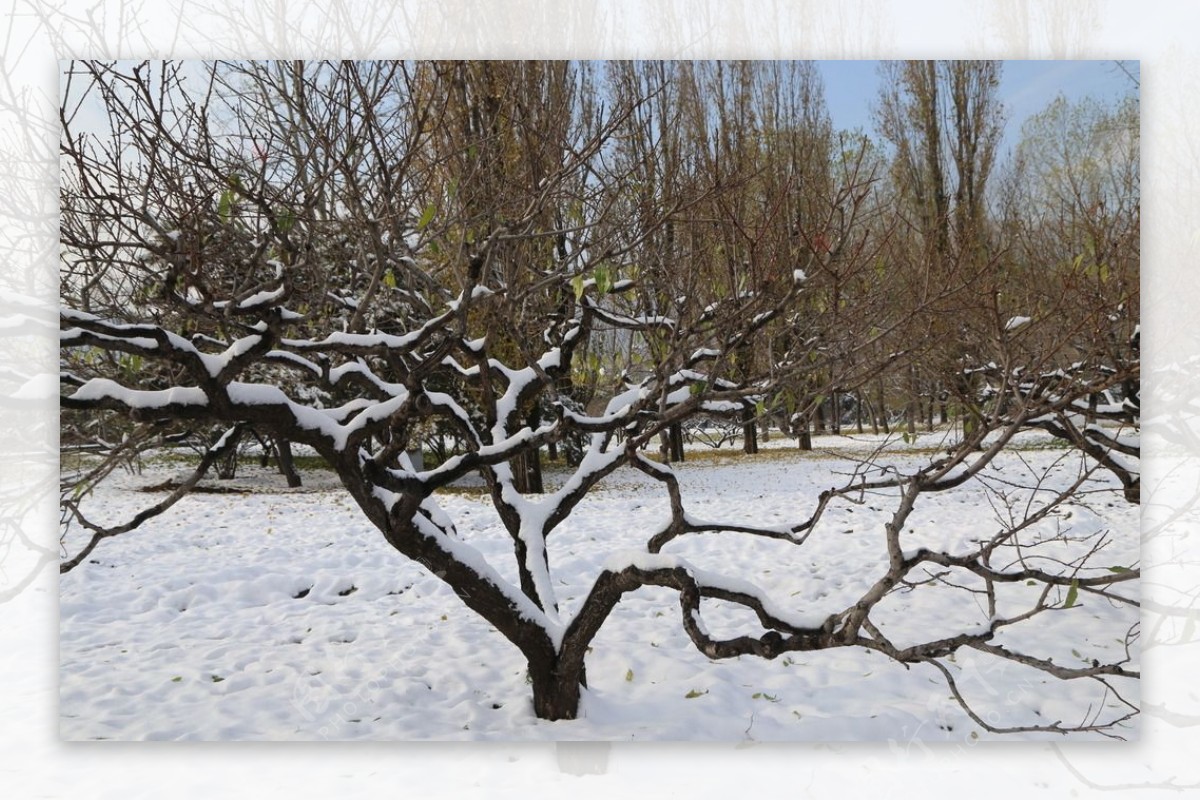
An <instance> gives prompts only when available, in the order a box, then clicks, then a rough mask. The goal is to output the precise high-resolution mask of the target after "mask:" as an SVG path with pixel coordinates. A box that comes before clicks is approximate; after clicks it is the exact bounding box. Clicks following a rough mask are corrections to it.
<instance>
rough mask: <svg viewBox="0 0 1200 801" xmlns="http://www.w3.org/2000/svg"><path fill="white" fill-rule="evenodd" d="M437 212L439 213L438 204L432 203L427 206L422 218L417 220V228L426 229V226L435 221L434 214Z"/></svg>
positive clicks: (419, 229)
mask: <svg viewBox="0 0 1200 801" xmlns="http://www.w3.org/2000/svg"><path fill="white" fill-rule="evenodd" d="M435 214H437V206H435V205H433V204H432V203H430V204H429V205H428V206H426V207H425V210H424V211H422V212H421V219H419V220H417V230H418V231H423V230H425V226H427V225H429V223H431V222H433V215H435Z"/></svg>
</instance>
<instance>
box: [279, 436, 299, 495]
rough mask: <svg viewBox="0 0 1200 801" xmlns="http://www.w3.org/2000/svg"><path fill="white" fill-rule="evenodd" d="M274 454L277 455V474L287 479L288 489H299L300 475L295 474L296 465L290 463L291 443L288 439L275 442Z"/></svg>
mask: <svg viewBox="0 0 1200 801" xmlns="http://www.w3.org/2000/svg"><path fill="white" fill-rule="evenodd" d="M275 452H276V453H277V454H278V455H279V472H280V473H283V475H284V477H286V478H287V485H288V486H289V487H299V486H300V484H301V482H300V474H299V473H297V472H296V464H295V462H293V461H292V442H291V440H289V439H284V438H282V437H281V438H279V439H277V440H275Z"/></svg>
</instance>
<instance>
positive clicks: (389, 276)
mask: <svg viewBox="0 0 1200 801" xmlns="http://www.w3.org/2000/svg"><path fill="white" fill-rule="evenodd" d="M383 285H384V286H386V287H387V288H388V289H395V288H396V274H395V273H394V272H392V271H391V270H388V271H387V272H385V273H384V274H383Z"/></svg>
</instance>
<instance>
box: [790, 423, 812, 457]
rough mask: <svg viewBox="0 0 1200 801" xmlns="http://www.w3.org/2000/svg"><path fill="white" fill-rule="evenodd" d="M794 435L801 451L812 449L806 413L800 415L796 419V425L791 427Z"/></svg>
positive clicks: (810, 432)
mask: <svg viewBox="0 0 1200 801" xmlns="http://www.w3.org/2000/svg"><path fill="white" fill-rule="evenodd" d="M792 431H793V432H794V433H795V435H796V441H797V444H798V445H799V446H800V450H802V451H811V450H812V431H810V426H809V424H808V415H802V416H800V417H799V418H797V420H796V425H795V427H794V428H793V429H792Z"/></svg>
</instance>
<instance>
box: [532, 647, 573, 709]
mask: <svg viewBox="0 0 1200 801" xmlns="http://www.w3.org/2000/svg"><path fill="white" fill-rule="evenodd" d="M572 663H574V664H572ZM529 679H530V682H531V683H532V685H533V713H534V714H535V715H537V716H538V717H539V718H541V719H543V720H574V719H575V718H576V717H577V716H578V715H579V691H580V688H582V687H586V686H587V681H586V678H585V676H584V665H583V660H582V659H571V660H564V659H562V658H556V659H547V660H540V659H531V660H529Z"/></svg>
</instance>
